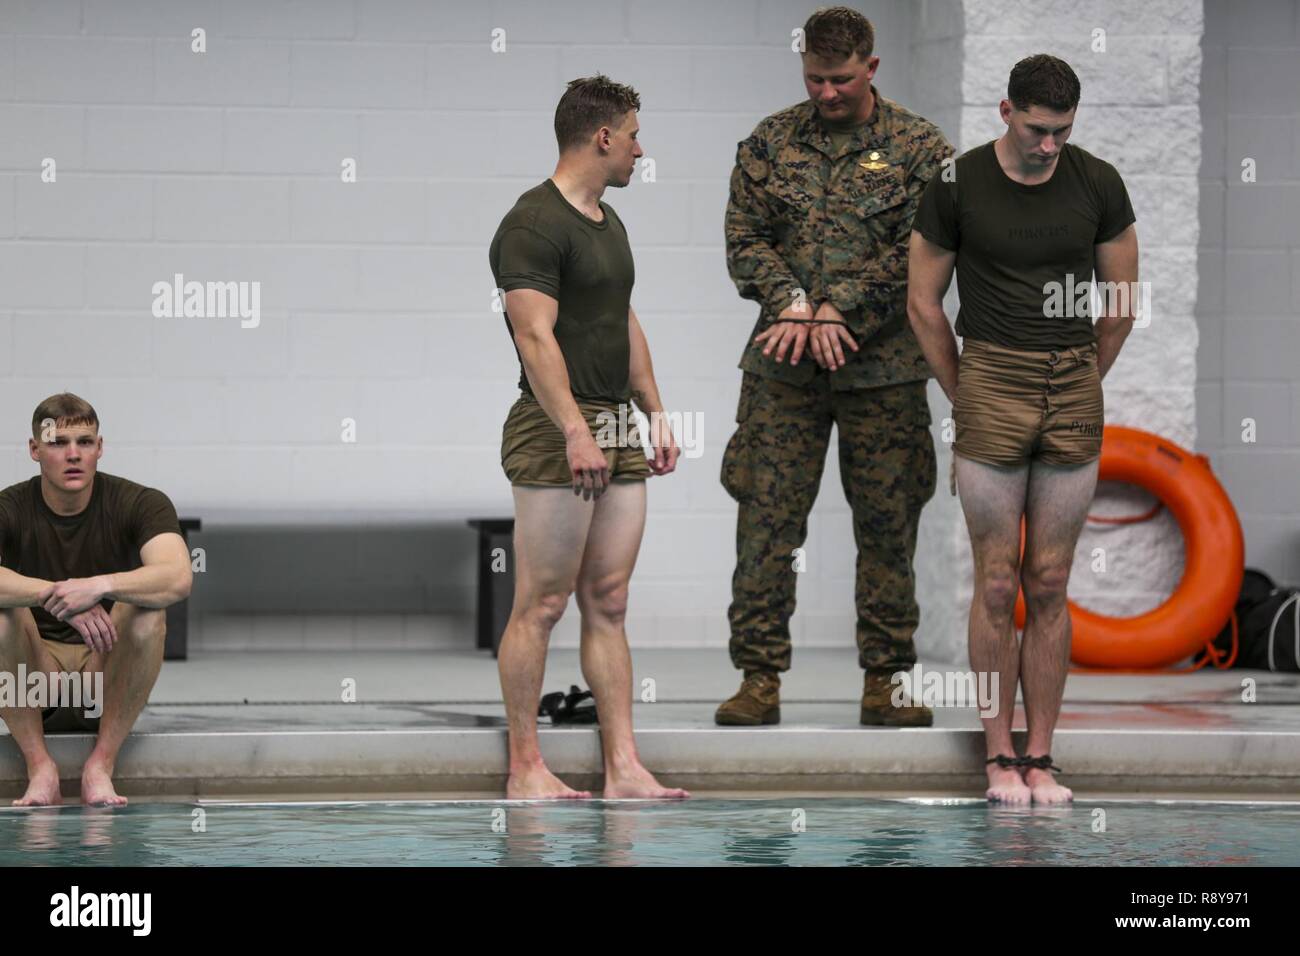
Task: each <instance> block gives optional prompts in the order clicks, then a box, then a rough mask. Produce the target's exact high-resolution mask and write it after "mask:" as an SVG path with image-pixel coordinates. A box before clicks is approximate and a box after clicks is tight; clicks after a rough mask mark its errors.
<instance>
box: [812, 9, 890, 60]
mask: <svg viewBox="0 0 1300 956" xmlns="http://www.w3.org/2000/svg"><path fill="white" fill-rule="evenodd" d="M803 38H804V49H805V50H806V51H808V52H810V53H813V54H814V55H816V56H820V57H823V58H824V59H827V60H841V59H842V60H847V59H848V58H849V57H851V56H852V55H853V54H854V53H856V54H857V55H858V57H859V58H860V59H863V60H865V59H867V57H869V56H871V53H872V51H873V50H875V48H876V30H875V27H873V26H872V25H871V21H870V20H868V19H867V18H866V17H864V16H863V15H862V14H860V13H858V11H856V10H854V9H852V8H850V7H821V8H820V9H818V10H816V11H814V12H813V15H812V16H810V17H809V18H808V22H807V23H805V24H804V25H803Z"/></svg>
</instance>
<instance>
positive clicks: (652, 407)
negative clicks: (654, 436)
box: [627, 306, 664, 416]
mask: <svg viewBox="0 0 1300 956" xmlns="http://www.w3.org/2000/svg"><path fill="white" fill-rule="evenodd" d="M627 336H628V345H629V347H630V349H631V358H630V360H629V362H628V383H629V384H630V385H631V386H632V400H633V401H635V402H636V407H637V408H639V409H640V410H641V411H642V412H644V413H645V414H646V415H647V416H649V415H653V414H654V413H655V412H662V411H663V410H664V403H663V400H662V399H661V398H660V397H659V386H658V385H657V384H656V383H655V370H654V364H653V363H652V362H651V361H650V343H649V341H647V340H646V337H645V332H644V330H642V328H641V323H640V321H639V320H638V319H637V317H636V313H635V312H634V311H632V308H631V307H630V306H629V307H628V310H627Z"/></svg>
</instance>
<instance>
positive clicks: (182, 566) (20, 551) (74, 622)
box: [0, 392, 193, 807]
mask: <svg viewBox="0 0 1300 956" xmlns="http://www.w3.org/2000/svg"><path fill="white" fill-rule="evenodd" d="M32 436H33V437H32V439H31V441H30V443H29V449H30V451H31V456H32V460H33V461H36V462H38V463H39V464H40V468H41V473H40V474H39V475H35V476H33V477H32V478H30V479H28V480H27V481H22V482H19V483H18V484H16V485H11V486H10V487H8V488H5V489H4V490H3V491H0V564H2V565H3V567H0V680H7V681H8V682H10V688H11V690H16V692H17V693H16V695H15V694H13V693H10V694H8V695H3V694H0V720H3V721H4V723H5V725H6V726H7V727H8V728H9V732H10V733H11V734H12V735H13V738H14V741H15V742H16V743H17V744H18V747H19V748H20V749H21V750H22V753H23V757H24V759H25V760H26V761H27V779H28V786H27V792H26V793H25V794H23V796H22V797H21V798H20V799H18V800H15V801H14V805H15V806H20V807H31V806H44V805H50V804H58V803H59V802H60V801H61V799H62V798H61V795H60V793H59V770H58V767H57V766H56V765H55V763H54V761H53V760H52V759H51V758H50V755H49V752H48V751H47V750H46V749H45V729H47V728H48V729H51V730H53V729H83V730H91V731H97V736H96V739H95V747H94V749H93V750H92V751H91V753H90V756H89V757H88V758H86V764H85V767H84V768H83V769H82V772H81V799H82V802H83V803H85V804H87V805H95V806H121V805H123V804H125V803H126V798H124V797H119V796H118V795H117V792H116V791H115V790H114V789H113V782H112V775H113V765H114V762H115V761H116V760H117V752H118V750H119V749H120V748H121V746H122V742H123V741H124V740H126V735H127V734H128V733H130V731H131V727H132V726H133V725H134V724H135V720H136V718H137V717H138V716H139V715H140V711H141V710H143V709H144V705H145V702H146V701H147V700H148V699H149V692H150V690H151V689H152V688H153V685H154V681H156V680H157V679H158V671H159V669H160V668H161V667H162V659H163V638H164V634H165V630H166V611H165V608H166V607H167V606H168V605H169V604H173V603H175V602H176V601H180V600H183V599H184V598H186V597H187V596H188V595H189V593H190V586H191V584H192V582H193V576H192V573H191V570H190V556H189V550H188V548H187V547H186V545H185V539H184V538H182V537H181V529H180V522H179V521H178V520H177V517H176V509H175V508H173V507H172V503H171V501H170V499H168V497H167V496H166V495H165V494H163V493H162V492H161V491H158V490H156V489H154V488H146V487H144V486H143V485H138V484H136V483H135V482H133V481H127V480H126V479H125V478H118V477H117V476H115V475H109V474H101V475H98V476H97V475H96V466H97V464H98V462H99V459H100V456H101V455H103V454H104V440H103V438H102V437H100V435H99V418H98V416H96V414H95V410H94V409H93V408H92V407H91V406H90V404H89V403H88V402H86V401H84V400H83V399H81V398H78V397H77V396H76V395H72V394H70V393H67V392H65V393H62V394H59V395H53V396H51V397H50V398H47V399H46V400H45V401H43V402H41V404H40V405H38V406H37V408H36V412H35V414H34V415H33V416H32ZM35 674H40V675H41V679H42V680H48V684H46V685H45V686H47V687H49V688H60V687H61V688H63V689H64V690H66V689H67V688H69V687H72V688H74V689H80V690H81V691H82V693H81V695H80V697H81V700H79V701H74V702H73V706H71V707H67V706H63V707H60V706H54V705H58V704H59V703H60V701H59V700H56V699H49V700H33V699H32V698H33V696H34V695H33V694H32V693H31V690H32V688H33V687H35V686H37V685H38V684H39V683H40V681H35V682H34V681H32V680H31V679H30V678H31V676H32V675H35ZM77 675H79V679H75V680H70V679H69V678H70V677H76V676H77ZM15 696H16V698H17V699H16V700H15V699H14V698H15ZM40 696H41V697H47V696H48V695H46V694H42V695H40ZM47 703H48V704H49V705H52V706H48V707H47V706H45V705H46V704H47ZM62 703H63V704H64V705H66V704H68V701H66V700H64V701H62ZM101 708H102V713H100V709H101Z"/></svg>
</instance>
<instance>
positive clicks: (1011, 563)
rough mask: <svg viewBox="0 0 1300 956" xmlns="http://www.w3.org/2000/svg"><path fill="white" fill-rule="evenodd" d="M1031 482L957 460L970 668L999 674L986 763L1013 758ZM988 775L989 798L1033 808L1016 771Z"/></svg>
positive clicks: (1024, 473) (1023, 473) (1019, 472)
mask: <svg viewBox="0 0 1300 956" xmlns="http://www.w3.org/2000/svg"><path fill="white" fill-rule="evenodd" d="M954 454H955V453H954ZM1028 476H1029V466H1028V465H1025V466H1023V467H1020V468H1002V467H997V466H994V465H986V464H984V463H982V462H978V461H972V460H970V459H968V458H962V457H961V456H960V455H958V456H957V489H958V491H959V493H960V496H961V507H962V511H963V512H964V513H965V515H966V527H967V530H969V532H970V541H971V553H972V555H973V557H974V562H975V593H974V595H973V596H972V598H971V606H970V625H969V630H968V639H969V643H970V664H971V669H972V670H974V671H975V673H976V674H982V673H992V674H997V675H998V702H997V703H998V711H997V714H996V715H995V716H992V717H981V718H980V722H981V723H982V724H983V725H984V745H985V756H986V757H987V758H992V757H996V756H997V755H998V754H1006V755H1007V756H1014V755H1015V749H1014V747H1013V745H1012V743H1011V721H1012V718H1013V717H1014V716H1015V713H1016V682H1017V680H1018V679H1019V676H1020V648H1019V647H1018V646H1017V644H1016V620H1015V618H1016V594H1017V592H1018V591H1019V589H1020V580H1019V564H1020V516H1021V514H1022V513H1023V512H1024V508H1025V488H1026V485H1027V483H1028ZM985 772H986V773H987V775H988V781H989V786H988V790H987V791H985V796H986V797H988V799H989V800H991V801H993V802H996V803H1007V804H1016V805H1025V804H1028V803H1029V802H1030V799H1031V792H1030V788H1029V787H1028V786H1027V785H1026V783H1025V781H1024V779H1023V778H1022V777H1021V776H1020V773H1019V772H1018V771H1017V770H1016V769H1015V768H1014V767H999V766H998V765H997V764H995V763H991V764H985Z"/></svg>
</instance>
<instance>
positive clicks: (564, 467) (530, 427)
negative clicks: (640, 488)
mask: <svg viewBox="0 0 1300 956" xmlns="http://www.w3.org/2000/svg"><path fill="white" fill-rule="evenodd" d="M625 408H626V409H627V410H626V411H625V413H624V417H623V422H624V425H623V427H622V428H620V427H619V408H618V406H617V405H613V406H611V405H607V404H597V403H592V402H578V410H579V411H581V412H582V416H583V418H585V419H586V420H587V425H588V427H590V428H591V434H592V437H593V438H595V439H596V444H597V445H599V446H600V449H601V451H603V452H604V453H605V462H606V463H607V464H608V465H609V477H610V480H611V481H644V480H645V479H646V478H649V477H650V464H649V462H648V461H647V460H646V454H645V449H644V448H643V447H642V446H641V433H640V429H639V428H638V427H637V424H636V419H635V418H634V417H632V414H631V408H630V406H625ZM602 413H606V415H605V417H601V415H602ZM620 432H621V434H620ZM565 451H566V449H565V443H564V432H562V431H560V428H559V426H557V425H556V424H555V422H553V421H551V416H549V415H547V414H546V410H545V409H544V408H542V406H541V405H540V404H538V402H537V400H536V399H535V398H533V397H532V396H531V395H528V394H527V393H520V395H519V399H518V401H516V402H515V403H514V405H512V406H511V407H510V414H509V415H507V416H506V423H505V425H504V426H503V427H502V429H501V467H502V469H503V470H504V471H505V473H506V477H507V478H509V479H510V484H512V485H555V486H565V487H571V486H572V485H573V472H572V471H570V470H569V459H568V457H567V455H566V453H565Z"/></svg>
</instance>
